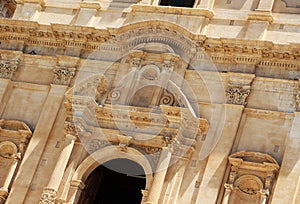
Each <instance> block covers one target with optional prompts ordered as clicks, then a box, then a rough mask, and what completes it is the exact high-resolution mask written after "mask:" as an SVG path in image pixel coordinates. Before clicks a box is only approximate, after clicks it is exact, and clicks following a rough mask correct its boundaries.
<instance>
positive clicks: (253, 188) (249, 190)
mask: <svg viewBox="0 0 300 204" xmlns="http://www.w3.org/2000/svg"><path fill="white" fill-rule="evenodd" d="M234 185H235V186H236V187H237V188H238V189H239V190H240V191H241V192H243V193H245V194H248V195H254V194H257V193H258V192H260V191H261V190H262V188H263V183H262V182H261V180H260V179H259V178H258V177H256V176H252V175H246V176H241V177H240V178H239V179H237V180H236V181H235V183H234Z"/></svg>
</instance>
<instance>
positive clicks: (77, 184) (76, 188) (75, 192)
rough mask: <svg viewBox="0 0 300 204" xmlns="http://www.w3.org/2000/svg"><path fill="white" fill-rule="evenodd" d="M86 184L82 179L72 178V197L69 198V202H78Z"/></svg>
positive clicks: (72, 203)
mask: <svg viewBox="0 0 300 204" xmlns="http://www.w3.org/2000/svg"><path fill="white" fill-rule="evenodd" d="M84 187H85V185H84V183H83V182H82V181H78V180H72V181H71V185H70V192H69V194H70V195H71V198H70V199H69V200H68V202H66V203H68V204H74V203H78V200H79V198H80V195H81V192H82V190H83V189H84Z"/></svg>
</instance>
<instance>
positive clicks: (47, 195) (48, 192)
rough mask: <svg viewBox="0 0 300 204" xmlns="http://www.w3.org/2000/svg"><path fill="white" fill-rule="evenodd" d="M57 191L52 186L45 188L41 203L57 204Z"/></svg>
mask: <svg viewBox="0 0 300 204" xmlns="http://www.w3.org/2000/svg"><path fill="white" fill-rule="evenodd" d="M55 199H56V191H55V190H54V189H52V188H44V190H43V194H42V195H41V198H40V200H39V204H55Z"/></svg>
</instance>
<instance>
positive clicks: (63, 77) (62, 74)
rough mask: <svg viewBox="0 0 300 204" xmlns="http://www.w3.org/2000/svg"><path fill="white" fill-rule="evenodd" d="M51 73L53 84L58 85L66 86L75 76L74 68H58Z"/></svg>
mask: <svg viewBox="0 0 300 204" xmlns="http://www.w3.org/2000/svg"><path fill="white" fill-rule="evenodd" d="M53 72H54V80H53V83H54V84H59V85H68V84H69V83H70V81H71V79H72V78H73V77H74V76H75V68H66V67H58V68H56V69H54V71H53Z"/></svg>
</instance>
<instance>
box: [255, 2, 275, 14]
mask: <svg viewBox="0 0 300 204" xmlns="http://www.w3.org/2000/svg"><path fill="white" fill-rule="evenodd" d="M273 5H274V0H260V1H259V4H258V8H257V9H256V10H257V11H269V12H271V11H272V8H273Z"/></svg>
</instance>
